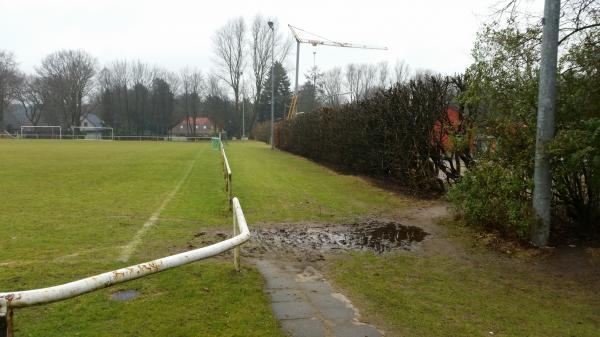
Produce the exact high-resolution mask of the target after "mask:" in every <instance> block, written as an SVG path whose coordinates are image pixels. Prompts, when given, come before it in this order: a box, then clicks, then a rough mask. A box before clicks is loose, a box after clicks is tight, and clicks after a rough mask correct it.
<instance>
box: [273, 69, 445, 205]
mask: <svg viewBox="0 0 600 337" xmlns="http://www.w3.org/2000/svg"><path fill="white" fill-rule="evenodd" d="M448 83H449V82H448V81H447V80H446V79H443V78H441V77H438V76H427V77H425V76H422V77H418V78H415V79H413V80H411V81H409V82H407V83H404V84H396V85H395V86H393V87H392V88H390V89H387V90H380V91H378V92H376V93H374V95H372V97H371V98H369V99H366V100H363V101H359V102H356V103H351V104H346V105H342V106H341V107H339V108H322V109H320V110H317V111H313V112H309V113H305V114H302V115H299V116H297V117H296V118H294V119H291V120H286V121H283V122H280V123H278V124H277V127H276V134H275V145H276V146H277V147H278V148H279V149H282V150H285V151H289V152H292V153H295V154H298V155H301V156H304V157H307V158H310V159H312V160H314V161H317V162H321V163H325V164H329V165H331V166H333V167H335V168H337V169H340V170H343V171H347V172H349V173H354V174H362V175H366V176H370V177H374V178H378V179H384V180H386V181H391V182H393V183H396V184H398V185H400V186H404V187H407V188H409V189H411V190H414V191H417V192H424V193H431V192H434V191H442V190H443V189H444V185H443V182H442V181H441V180H440V179H438V169H439V165H438V164H440V165H443V164H442V163H436V161H435V160H433V158H440V157H441V156H440V153H439V152H440V151H441V149H443V146H440V144H439V142H438V141H436V140H435V137H434V130H433V125H434V123H435V122H436V121H446V120H447V116H445V114H446V111H447V108H448V104H449V102H450V99H451V98H452V92H451V89H450V86H449V85H448ZM442 151H443V150H442Z"/></svg>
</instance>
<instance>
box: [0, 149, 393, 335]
mask: <svg viewBox="0 0 600 337" xmlns="http://www.w3.org/2000/svg"><path fill="white" fill-rule="evenodd" d="M227 151H228V155H229V157H230V160H231V165H232V167H233V170H234V189H235V190H234V194H235V195H237V196H238V197H239V198H240V200H241V203H242V207H243V208H244V211H245V213H246V217H247V219H248V222H249V223H250V225H252V223H254V222H258V221H259V222H284V221H300V220H302V221H332V222H336V221H342V220H345V219H351V218H353V217H356V216H359V215H363V214H365V213H377V212H386V213H390V212H392V213H393V212H395V210H396V209H397V208H399V207H402V206H403V204H404V202H403V201H402V200H401V199H399V198H396V197H394V196H393V195H391V194H390V193H387V192H383V191H380V190H377V189H370V188H369V186H368V184H366V183H365V182H364V181H362V180H360V179H358V178H355V177H348V176H339V175H337V174H335V173H333V172H330V171H328V170H325V169H323V168H321V167H320V166H318V165H316V164H314V163H311V162H309V161H306V160H304V159H301V158H298V157H293V156H290V155H287V154H285V153H281V152H272V151H270V150H268V148H267V147H266V146H264V145H263V144H259V143H252V142H249V143H246V144H235V145H231V146H229V145H228V146H227ZM191 165H193V168H192V170H191V173H190V174H189V176H188V177H187V179H186V181H185V183H183V184H182V187H181V188H180V190H179V191H178V192H177V193H176V194H175V196H174V198H173V199H172V200H171V201H170V202H169V203H168V205H167V206H166V208H165V209H164V211H163V212H162V214H161V216H160V220H159V222H158V223H157V224H156V225H155V226H153V227H151V228H150V230H149V231H148V232H147V233H145V235H144V237H143V240H142V242H141V244H140V245H139V246H138V247H137V248H136V249H135V250H134V252H133V254H132V257H131V259H130V261H129V262H128V263H123V262H119V261H118V260H119V257H120V256H121V254H122V252H123V249H124V247H126V246H127V245H128V244H129V243H130V241H131V240H132V238H133V236H134V235H135V233H136V232H137V231H138V230H139V229H140V228H141V227H142V225H143V224H144V223H145V222H146V221H147V219H148V218H149V217H150V214H151V213H152V212H154V210H156V209H157V208H158V207H159V205H160V204H161V203H162V201H163V200H164V198H165V197H166V195H168V194H169V193H170V192H171V191H172V190H173V188H174V186H175V185H177V183H178V181H179V180H180V179H181V177H182V176H184V175H185V174H186V172H187V171H188V170H189V168H190V167H191ZM0 172H2V175H0V186H1V187H2V189H1V191H2V192H1V193H0V205H1V206H0V207H2V212H0V229H1V230H2V232H3V233H8V234H7V235H6V239H5V240H3V241H2V243H1V246H2V248H1V249H0V266H1V268H2V273H0V285H1V286H0V289H2V290H3V291H5V290H23V289H30V288H37V287H44V286H49V285H54V284H59V283H63V282H67V281H71V280H74V279H78V278H81V277H84V276H89V275H93V274H96V273H99V272H103V271H108V270H112V269H115V268H118V267H123V266H125V265H129V264H133V263H137V262H141V261H146V260H149V259H153V258H157V257H162V256H165V255H167V254H171V253H173V252H176V251H181V250H185V249H187V248H186V247H187V244H186V242H187V241H189V240H190V238H192V237H193V235H194V234H195V233H196V232H198V231H199V230H202V229H205V228H225V229H226V230H230V227H231V218H230V214H229V212H228V208H227V200H226V196H225V193H224V191H223V178H222V174H221V162H220V157H219V154H218V152H216V151H213V150H211V149H210V147H209V145H208V144H207V143H199V144H189V143H163V142H142V143H140V142H130V143H129V142H72V141H11V140H3V141H0ZM219 261H220V260H216V261H215V260H212V261H210V262H203V263H197V264H193V265H189V266H185V267H183V268H180V269H177V270H173V271H168V272H166V273H163V274H160V275H156V276H152V277H149V278H146V279H143V280H137V281H133V282H131V283H127V284H124V285H122V286H119V287H117V288H112V289H107V290H103V291H99V292H96V293H93V294H89V295H84V296H81V297H78V298H76V299H72V300H69V301H65V302H61V303H57V304H51V305H47V306H42V307H37V308H28V309H22V310H18V311H17V313H16V328H17V332H18V333H19V334H20V335H31V336H40V335H44V336H58V335H61V336H64V335H75V334H76V333H79V334H80V335H83V336H118V335H121V336H130V335H132V334H133V335H138V336H146V335H147V336H150V335H152V336H156V335H170V336H178V335H181V336H190V335H202V336H208V335H212V336H277V335H279V334H280V332H279V330H278V328H277V326H276V322H275V320H274V319H273V317H272V315H271V312H270V307H269V306H268V303H267V300H266V298H265V296H264V295H263V293H262V291H261V287H262V280H261V279H260V277H259V275H258V274H257V273H256V271H255V270H254V269H252V268H246V269H245V272H244V273H242V274H241V275H235V274H233V273H232V266H231V265H230V264H229V263H226V262H219ZM118 289H136V290H139V291H140V292H141V294H142V295H141V296H140V297H139V298H136V299H135V300H133V301H131V302H114V301H110V300H109V299H108V297H109V295H110V293H112V292H114V291H116V290H118ZM207 309H209V310H207ZM74 312H76V313H77V315H73V313H74ZM167 313H168V314H167ZM181 322H185V324H180V323H181ZM150 323H151V324H150ZM148 326H151V328H148ZM133 331H135V332H136V333H133ZM249 331H251V333H249ZM166 332H169V333H166Z"/></svg>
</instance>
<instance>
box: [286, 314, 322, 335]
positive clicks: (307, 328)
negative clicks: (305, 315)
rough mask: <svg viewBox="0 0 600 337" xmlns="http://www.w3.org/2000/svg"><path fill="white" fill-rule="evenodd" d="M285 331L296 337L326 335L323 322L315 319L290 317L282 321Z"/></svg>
mask: <svg viewBox="0 0 600 337" xmlns="http://www.w3.org/2000/svg"><path fill="white" fill-rule="evenodd" d="M281 327H282V328H283V331H285V332H287V333H288V334H290V336H294V337H326V336H327V334H326V332H325V326H323V322H321V321H320V320H318V319H316V318H314V319H288V320H284V321H281Z"/></svg>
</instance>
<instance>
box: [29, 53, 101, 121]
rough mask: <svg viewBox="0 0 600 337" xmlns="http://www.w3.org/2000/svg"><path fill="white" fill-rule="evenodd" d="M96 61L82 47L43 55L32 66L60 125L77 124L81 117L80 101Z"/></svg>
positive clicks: (86, 92) (88, 90)
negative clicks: (44, 88)
mask: <svg viewBox="0 0 600 337" xmlns="http://www.w3.org/2000/svg"><path fill="white" fill-rule="evenodd" d="M96 64H97V61H96V59H95V58H94V57H92V56H91V55H90V54H88V53H86V52H85V51H83V50H61V51H58V52H55V53H53V54H50V55H48V56H46V57H45V58H44V59H43V61H42V65H41V66H40V67H39V68H37V69H36V71H37V73H38V75H39V76H40V77H41V78H42V79H43V81H44V84H45V85H46V86H47V90H48V91H49V92H50V97H51V98H52V102H53V105H54V106H55V107H56V108H57V109H58V110H59V111H60V113H61V122H62V124H63V125H64V126H67V127H72V126H77V125H79V124H80V123H81V120H82V119H83V118H84V117H85V112H84V110H83V104H84V100H85V99H87V98H88V96H89V95H90V93H91V92H92V90H93V78H94V75H95V74H96Z"/></svg>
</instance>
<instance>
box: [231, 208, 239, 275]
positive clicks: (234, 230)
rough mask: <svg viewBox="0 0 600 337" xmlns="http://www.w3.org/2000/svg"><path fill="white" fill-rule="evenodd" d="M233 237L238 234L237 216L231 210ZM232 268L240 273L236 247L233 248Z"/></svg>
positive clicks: (237, 247) (237, 248)
mask: <svg viewBox="0 0 600 337" xmlns="http://www.w3.org/2000/svg"><path fill="white" fill-rule="evenodd" d="M232 214H233V236H236V235H237V234H238V223H237V214H236V211H235V210H233V212H232ZM233 267H234V268H235V271H238V272H239V271H240V246H236V247H235V248H233Z"/></svg>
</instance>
